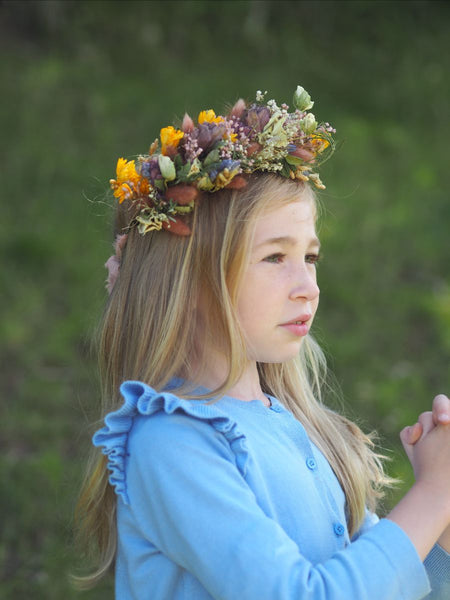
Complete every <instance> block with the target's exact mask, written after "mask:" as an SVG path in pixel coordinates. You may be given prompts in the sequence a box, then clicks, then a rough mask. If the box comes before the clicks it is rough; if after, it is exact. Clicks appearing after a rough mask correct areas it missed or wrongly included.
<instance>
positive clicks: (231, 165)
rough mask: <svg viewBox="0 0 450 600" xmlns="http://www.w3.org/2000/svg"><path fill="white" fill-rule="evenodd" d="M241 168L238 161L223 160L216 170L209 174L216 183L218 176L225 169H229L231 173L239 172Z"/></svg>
mask: <svg viewBox="0 0 450 600" xmlns="http://www.w3.org/2000/svg"><path fill="white" fill-rule="evenodd" d="M240 167H241V163H240V162H239V161H238V160H231V159H229V158H226V159H225V160H222V161H221V162H220V164H219V165H217V167H216V168H215V169H211V171H209V172H208V175H209V178H210V179H211V181H214V180H215V178H216V177H217V175H218V174H219V173H221V172H222V171H224V170H225V169H228V170H229V171H237V170H239V169H240Z"/></svg>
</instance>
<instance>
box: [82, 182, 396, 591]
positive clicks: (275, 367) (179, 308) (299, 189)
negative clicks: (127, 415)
mask: <svg viewBox="0 0 450 600" xmlns="http://www.w3.org/2000/svg"><path fill="white" fill-rule="evenodd" d="M299 199H302V200H304V201H311V202H314V196H313V193H312V191H311V189H310V187H309V186H307V185H306V184H302V183H299V182H293V181H290V180H287V179H283V178H282V177H279V176H274V175H262V174H258V175H254V176H252V177H251V178H250V180H249V183H248V185H247V187H246V188H244V189H243V190H239V191H232V190H222V191H220V192H216V193H215V194H214V195H213V196H211V197H207V196H206V197H204V198H201V199H200V201H199V202H197V208H196V210H195V211H194V213H193V216H192V224H191V225H192V235H191V236H189V237H179V236H176V235H172V234H170V233H168V232H164V231H160V232H152V233H149V234H147V235H145V236H142V235H140V234H139V233H138V232H137V230H136V229H135V228H132V229H131V230H130V231H129V234H128V239H127V243H126V247H125V250H124V253H123V256H122V263H121V268H120V275H119V277H118V279H117V281H116V283H115V286H114V289H113V291H112V294H111V296H110V298H109V301H108V304H107V306H106V309H105V313H104V317H103V321H102V327H101V330H100V338H99V358H100V373H101V381H102V398H103V402H102V411H101V412H102V415H105V414H106V413H108V412H110V411H112V410H115V409H116V408H117V407H118V406H119V405H120V404H121V399H120V397H119V386H120V384H121V383H122V381H124V380H126V379H135V380H136V379H138V380H141V381H144V382H146V383H148V384H149V385H151V386H152V387H154V388H155V389H162V388H163V387H164V386H165V385H166V384H167V383H168V382H169V381H170V380H171V379H172V378H173V377H174V376H178V375H180V374H192V379H195V378H196V377H198V378H199V380H201V372H198V370H195V368H194V365H198V364H202V356H201V355H200V354H199V353H200V352H201V350H199V345H198V344H197V345H195V344H194V342H193V340H195V339H196V335H195V333H196V327H197V320H196V310H195V309H196V299H197V298H198V297H199V292H200V290H201V292H202V303H204V304H205V305H206V306H207V310H206V311H204V312H205V316H204V318H205V319H206V322H205V323H204V331H205V332H208V331H214V336H217V337H218V338H220V339H221V340H222V341H223V347H224V351H225V355H226V356H227V357H229V365H228V366H229V372H228V376H227V378H226V380H225V381H224V382H223V384H222V385H221V386H220V388H218V389H216V390H214V391H213V392H211V395H210V397H211V398H213V397H220V395H221V394H223V393H225V391H226V390H227V389H229V388H230V387H231V386H232V385H234V384H235V383H236V382H237V380H238V379H239V377H240V375H241V373H242V371H241V369H242V366H241V365H243V364H244V362H245V361H244V360H243V359H244V357H245V342H244V340H243V337H242V334H241V332H240V330H239V327H238V324H237V319H236V315H235V306H236V299H237V295H238V293H239V286H240V283H241V281H242V275H243V272H244V270H245V267H246V264H247V262H246V261H247V257H248V255H249V248H250V244H251V239H252V234H253V231H254V224H255V221H256V218H257V217H258V216H259V215H261V214H262V213H263V212H264V211H267V210H269V209H272V208H274V207H276V206H277V205H281V204H283V203H287V202H292V201H294V200H299ZM131 211H132V207H130V206H126V205H125V203H124V205H123V206H122V207H121V208H120V210H119V212H118V215H117V226H116V230H117V232H122V231H123V228H124V227H125V226H126V225H127V224H128V223H129V220H130V217H131V216H132V214H131ZM209 341H210V340H205V344H203V345H202V346H203V347H208V342H209ZM258 371H259V375H260V379H261V385H262V388H263V390H264V391H265V392H267V393H270V394H273V395H274V396H276V397H277V398H278V399H279V400H280V401H281V402H282V403H283V404H284V405H285V406H286V407H287V408H288V409H289V410H290V411H291V412H292V413H293V414H294V416H295V417H296V418H297V419H298V420H299V421H301V422H302V424H303V425H304V426H305V428H306V430H307V432H308V434H309V436H310V437H311V439H312V440H313V441H314V443H315V444H316V445H317V446H318V447H319V448H320V449H321V451H322V452H323V453H324V455H325V456H326V458H327V459H328V461H329V463H330V465H331V467H332V469H333V471H334V472H335V474H336V476H337V478H338V480H339V482H340V484H341V486H342V488H343V490H344V493H345V497H346V511H347V522H348V528H349V532H350V535H352V534H353V533H354V532H355V531H356V530H357V529H358V527H359V526H360V524H361V522H362V519H363V517H364V511H365V506H368V507H369V508H370V509H374V508H375V504H376V500H377V498H378V497H380V495H381V491H380V490H381V487H382V485H384V484H385V483H386V482H387V481H388V478H387V477H386V476H385V475H384V473H383V469H382V465H381V462H380V456H379V455H377V454H376V453H375V451H374V448H373V442H372V440H371V437H370V436H367V435H365V434H364V433H362V431H361V430H360V429H359V428H358V427H357V426H356V425H355V424H353V423H352V422H350V421H349V420H347V419H346V418H344V417H343V416H340V415H338V414H337V413H335V412H334V411H332V410H330V409H329V408H327V407H326V406H324V404H323V403H322V399H321V390H322V388H323V383H324V381H325V375H326V365H325V360H324V357H323V354H322V352H321V350H320V348H319V347H318V345H317V343H316V342H315V341H314V340H313V339H312V337H311V336H310V335H308V336H307V337H306V338H305V339H304V342H303V344H302V347H301V352H300V355H299V356H298V357H296V358H295V359H293V360H290V361H287V362H285V363H280V364H264V363H259V364H258ZM191 383H192V384H195V381H191ZM192 389H193V386H192V387H191V388H187V387H184V388H180V389H179V390H178V393H180V394H181V393H183V395H184V397H188V398H192V401H193V402H194V401H195V398H196V397H197V398H198V396H195V395H194V394H190V393H189V392H190V391H191V392H192ZM115 510H116V499H115V494H114V491H113V489H112V487H111V486H110V485H109V483H108V473H107V469H106V460H105V457H103V456H102V455H100V454H99V453H98V452H97V451H93V454H92V459H91V462H90V464H89V466H88V471H87V475H86V479H85V482H84V485H83V488H82V492H81V495H80V499H79V502H78V506H77V513H76V516H77V521H78V523H79V533H80V537H82V538H84V541H85V543H86V544H87V545H88V546H91V547H94V548H95V550H96V552H97V558H98V562H97V569H96V571H95V572H94V573H93V574H91V575H89V576H88V577H85V578H78V585H79V587H91V586H92V585H94V584H95V583H96V582H97V581H98V580H99V579H100V578H101V577H102V576H103V575H104V574H105V573H106V572H107V571H108V570H109V568H110V567H111V566H112V565H113V563H114V558H115V552H116V545H117V531H116V522H115Z"/></svg>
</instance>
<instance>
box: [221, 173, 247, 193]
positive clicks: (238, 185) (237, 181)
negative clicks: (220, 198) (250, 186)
mask: <svg viewBox="0 0 450 600" xmlns="http://www.w3.org/2000/svg"><path fill="white" fill-rule="evenodd" d="M246 185H247V180H246V179H245V177H243V176H242V175H236V177H234V178H233V179H232V180H231V181H230V183H229V184H228V185H227V186H225V187H226V188H227V189H228V190H242V188H245V186H246Z"/></svg>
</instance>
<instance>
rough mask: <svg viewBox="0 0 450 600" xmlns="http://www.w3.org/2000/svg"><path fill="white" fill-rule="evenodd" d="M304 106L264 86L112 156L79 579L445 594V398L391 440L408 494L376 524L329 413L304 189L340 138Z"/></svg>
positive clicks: (356, 444) (368, 456)
mask: <svg viewBox="0 0 450 600" xmlns="http://www.w3.org/2000/svg"><path fill="white" fill-rule="evenodd" d="M312 104H313V103H312V101H311V98H310V97H309V95H308V94H307V93H306V92H305V90H303V88H300V87H298V88H297V90H296V93H295V95H294V110H293V112H288V107H287V106H286V105H282V106H281V107H278V106H277V105H276V103H275V102H274V101H273V100H272V101H269V102H268V103H265V101H264V95H263V94H261V93H260V92H258V93H257V102H256V103H254V104H252V105H251V106H249V107H246V106H245V104H244V102H243V101H239V102H238V103H237V104H236V105H235V106H234V108H233V110H232V112H231V114H230V116H228V117H221V116H216V115H215V113H214V112H213V111H212V110H209V111H203V112H202V113H200V115H199V118H198V123H197V124H194V122H193V121H192V119H191V118H190V117H188V116H185V118H184V120H183V124H182V128H181V129H180V130H177V129H175V128H173V127H167V128H164V129H162V130H161V136H160V140H156V141H155V142H154V143H153V144H152V146H151V148H150V152H149V155H147V156H140V157H139V159H138V164H137V165H136V164H135V161H131V162H128V161H126V160H125V159H119V161H118V165H117V176H116V179H114V180H112V181H111V185H112V188H113V190H114V195H115V196H116V197H117V198H118V200H119V206H118V213H117V220H116V234H117V236H118V237H117V238H116V244H115V246H116V254H115V256H114V257H111V258H110V259H109V261H108V263H107V265H108V267H109V270H110V277H109V281H108V287H109V290H110V292H111V294H110V299H109V303H108V305H107V308H106V311H105V315H104V320H103V328H102V335H101V342H100V358H101V367H102V377H103V388H104V407H103V413H104V414H106V417H105V426H104V427H103V428H102V429H100V430H99V431H98V432H97V433H96V434H95V436H94V439H93V441H94V445H95V446H96V447H98V448H101V449H102V452H103V455H102V456H101V457H100V458H96V460H95V462H94V465H93V467H92V469H91V470H90V474H89V476H88V479H87V483H86V485H85V487H84V490H83V493H82V496H81V499H80V503H79V515H80V519H81V523H82V527H83V528H84V531H85V532H86V533H87V537H88V538H89V537H90V538H91V539H92V540H93V541H94V542H95V543H96V545H97V548H98V550H99V556H100V561H99V565H98V569H97V570H96V572H95V573H94V574H92V575H91V576H90V577H87V578H86V579H85V580H84V583H85V585H92V584H93V583H95V582H96V581H97V580H98V579H99V578H101V577H102V576H103V575H104V574H105V573H106V572H107V571H108V570H109V569H110V567H111V566H112V565H114V567H115V578H116V595H117V598H119V599H128V598H136V599H139V600H141V599H142V600H143V599H146V598H149V599H150V598H151V599H152V600H172V599H173V600H187V599H195V600H203V599H205V600H206V599H211V598H220V599H224V600H225V599H235V598H243V599H246V600H247V599H248V600H257V599H258V600H265V599H267V600H276V599H280V600H281V599H283V600H291V599H292V600H293V599H300V598H302V599H311V600H312V599H314V600H319V599H320V600H325V599H326V600H337V599H355V600H356V599H357V600H365V599H367V600H369V599H370V600H391V599H392V600H397V599H398V600H400V599H402V600H416V599H419V598H423V597H425V596H427V594H430V595H429V596H428V597H429V598H433V599H434V600H437V599H439V600H444V598H449V597H450V596H449V593H450V578H449V570H450V554H449V551H450V476H449V470H448V465H449V462H450V426H449V423H450V416H449V414H450V402H449V400H448V398H447V397H446V396H443V395H441V396H438V397H437V398H436V399H435V401H434V404H433V411H432V412H429V413H423V414H422V415H421V416H420V417H419V421H418V423H417V424H416V425H414V426H413V427H411V428H406V429H404V430H403V431H402V434H401V438H402V442H403V444H404V446H405V449H406V451H407V453H408V456H409V458H410V460H411V463H412V465H413V467H414V470H415V475H416V483H415V484H414V486H413V487H412V488H411V490H410V491H409V492H408V493H407V494H406V496H405V497H404V498H403V499H402V500H401V501H400V502H399V504H398V505H397V506H396V507H395V508H394V509H393V510H392V511H391V513H390V514H389V515H388V516H387V518H385V519H381V520H378V518H377V517H376V516H375V508H376V500H377V498H378V497H379V496H380V494H381V491H380V489H381V487H382V486H383V485H384V484H386V483H389V481H388V479H387V477H386V476H385V475H384V473H383V470H382V466H381V463H380V457H379V456H378V455H377V454H376V453H375V452H374V450H373V444H372V442H371V440H370V438H369V437H367V436H366V435H364V434H363V433H362V432H361V431H360V429H359V428H358V427H357V426H356V425H354V424H353V423H351V422H349V421H348V420H347V419H345V418H343V417H342V416H340V415H338V414H336V413H335V412H333V411H331V410H330V409H328V408H327V407H326V406H324V405H323V404H322V403H321V395H320V388H321V382H322V381H323V376H324V360H323V356H322V354H321V353H320V350H319V348H318V347H317V345H316V344H315V342H314V341H313V339H312V337H311V335H310V327H311V323H312V321H313V319H314V315H315V312H316V310H317V306H318V300H319V288H318V286H317V281H316V263H317V260H318V258H319V240H318V238H317V235H316V231H315V222H316V216H317V208H316V203H315V197H314V193H313V190H312V185H314V186H315V187H318V188H319V189H322V188H323V187H324V186H323V184H322V182H321V181H320V178H319V176H318V173H317V168H318V166H319V165H320V163H321V162H323V160H324V159H325V158H326V157H327V156H328V155H329V154H330V152H331V151H332V150H333V138H332V134H333V133H334V130H333V129H332V128H331V127H330V126H329V124H327V123H324V124H320V125H319V124H318V123H317V122H316V120H315V118H314V116H313V115H312V114H311V113H310V112H308V111H309V109H310V108H311V107H312ZM119 267H120V269H119ZM119 390H120V392H119ZM107 413H108V414H107ZM437 542H438V543H437ZM430 590H432V591H431V592H430Z"/></svg>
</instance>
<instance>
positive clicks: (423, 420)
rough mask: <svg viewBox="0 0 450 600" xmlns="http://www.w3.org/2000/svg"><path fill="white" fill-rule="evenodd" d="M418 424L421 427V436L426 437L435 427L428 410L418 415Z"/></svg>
mask: <svg viewBox="0 0 450 600" xmlns="http://www.w3.org/2000/svg"><path fill="white" fill-rule="evenodd" d="M419 423H420V424H421V425H422V429H423V435H426V434H427V433H428V432H429V431H431V430H432V429H433V428H434V427H435V424H434V421H433V413H432V412H431V411H430V410H427V411H426V412H423V413H422V414H421V415H419Z"/></svg>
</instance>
